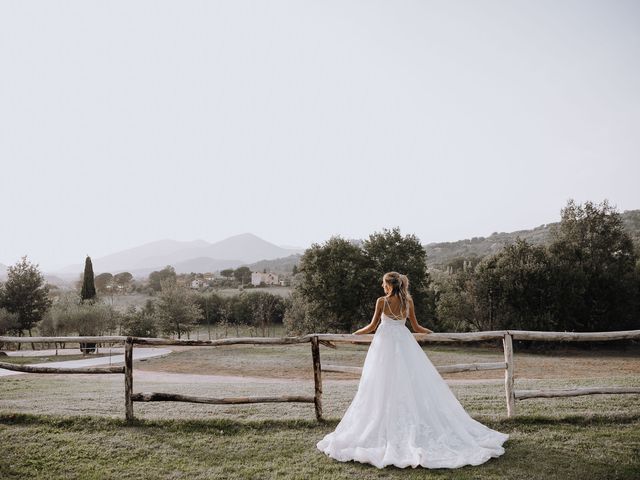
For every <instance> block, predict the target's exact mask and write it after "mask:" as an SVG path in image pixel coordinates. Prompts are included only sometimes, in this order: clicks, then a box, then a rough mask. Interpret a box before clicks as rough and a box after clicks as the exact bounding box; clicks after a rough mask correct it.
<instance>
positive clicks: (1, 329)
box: [0, 308, 20, 335]
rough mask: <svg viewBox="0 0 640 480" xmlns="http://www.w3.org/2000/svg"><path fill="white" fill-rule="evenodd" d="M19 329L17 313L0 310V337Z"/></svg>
mask: <svg viewBox="0 0 640 480" xmlns="http://www.w3.org/2000/svg"><path fill="white" fill-rule="evenodd" d="M19 328H20V323H19V319H18V314H17V313H12V312H10V311H9V310H7V309H5V308H0V335H5V334H6V333H8V332H16V331H18V330H19Z"/></svg>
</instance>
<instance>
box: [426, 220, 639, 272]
mask: <svg viewBox="0 0 640 480" xmlns="http://www.w3.org/2000/svg"><path fill="white" fill-rule="evenodd" d="M621 216H622V221H623V223H624V226H625V229H626V230H627V232H628V233H629V235H630V236H631V238H632V239H633V240H634V243H635V244H636V246H637V248H639V249H640V210H627V211H625V212H623V213H622V214H621ZM558 224H559V222H554V223H547V224H543V225H540V226H538V227H535V228H533V229H531V230H518V231H515V232H509V233H506V232H494V233H492V234H491V235H490V236H488V237H473V238H468V239H464V240H458V241H455V242H440V243H429V244H427V245H424V247H425V249H426V251H427V263H428V265H429V267H431V268H442V267H444V266H446V265H447V264H448V263H449V262H450V261H452V260H453V259H455V258H465V259H467V260H469V259H473V258H482V257H485V256H487V255H491V254H494V253H496V252H498V251H499V250H501V249H502V248H503V247H504V246H505V245H509V244H511V243H513V242H515V240H516V238H518V237H520V238H522V239H524V240H527V241H528V242H529V243H533V244H534V245H546V244H548V243H550V242H551V229H552V228H553V227H554V226H555V225H558Z"/></svg>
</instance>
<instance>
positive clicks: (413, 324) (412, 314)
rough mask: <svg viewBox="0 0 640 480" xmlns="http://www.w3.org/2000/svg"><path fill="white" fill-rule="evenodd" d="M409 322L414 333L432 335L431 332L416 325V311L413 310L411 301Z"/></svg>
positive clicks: (411, 301)
mask: <svg viewBox="0 0 640 480" xmlns="http://www.w3.org/2000/svg"><path fill="white" fill-rule="evenodd" d="M409 322H410V323H411V328H412V329H413V331H414V332H416V333H433V330H429V329H428V328H424V327H423V326H421V325H420V324H419V323H418V319H417V318H416V311H415V309H414V308H413V300H409Z"/></svg>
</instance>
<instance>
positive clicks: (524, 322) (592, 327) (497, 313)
mask: <svg viewBox="0 0 640 480" xmlns="http://www.w3.org/2000/svg"><path fill="white" fill-rule="evenodd" d="M551 237H552V238H551V241H550V243H549V244H548V245H546V246H540V245H538V246H536V245H533V244H531V243H529V242H527V241H526V240H523V239H519V238H518V239H516V241H515V242H514V243H512V244H508V245H505V246H504V248H502V249H501V250H500V251H499V252H497V253H496V254H494V255H489V256H486V257H484V258H481V259H479V258H476V257H470V258H459V259H455V260H453V261H451V262H450V263H449V265H447V268H446V269H445V270H444V271H443V270H436V269H432V270H431V271H427V268H426V252H425V250H424V248H423V247H422V245H421V244H420V242H419V241H418V239H417V238H416V237H415V236H413V235H404V236H403V235H401V233H400V230H399V229H398V228H395V229H392V230H383V232H382V233H374V234H373V235H371V236H370V237H369V239H367V240H365V241H364V242H362V245H356V244H354V243H353V242H349V241H347V240H344V239H342V238H340V237H333V238H331V239H330V240H328V241H327V242H325V243H324V244H321V245H320V244H314V245H312V247H311V248H310V249H308V250H307V251H306V252H305V253H304V255H303V256H302V258H301V261H300V267H299V274H298V277H300V278H299V280H298V281H297V282H296V287H295V289H294V291H293V293H292V305H291V308H290V309H289V310H288V311H287V313H286V315H285V325H286V326H287V328H288V329H289V331H290V332H294V333H306V332H311V331H314V332H323V331H340V332H349V331H353V329H355V328H356V327H357V326H361V325H363V324H365V323H366V322H368V321H369V320H370V318H371V315H372V313H373V309H374V304H375V300H376V298H377V297H379V296H381V295H382V289H381V287H380V283H381V278H382V275H383V274H384V273H385V272H387V271H391V270H395V271H398V272H400V273H404V274H406V275H408V277H409V280H410V282H411V292H412V295H413V297H414V301H415V304H416V315H417V317H418V319H419V321H420V322H421V323H422V324H423V325H426V326H428V327H429V328H431V329H434V330H436V331H454V332H455V331H458V332H464V331H474V330H475V331H477V330H494V329H526V330H560V331H611V330H625V329H637V328H640V261H639V253H638V245H634V243H633V241H632V238H631V237H630V236H629V234H628V232H627V231H625V228H624V225H623V222H622V219H621V215H620V214H619V213H618V212H617V211H616V209H615V208H613V207H611V206H610V205H609V203H608V202H607V201H606V200H605V201H604V202H602V203H601V204H594V203H593V202H586V203H585V204H584V205H579V204H576V203H575V202H574V201H573V200H570V201H569V202H568V203H567V205H566V206H565V207H564V208H563V209H562V210H561V221H560V222H559V224H558V225H557V226H556V227H555V229H553V231H552V234H551Z"/></svg>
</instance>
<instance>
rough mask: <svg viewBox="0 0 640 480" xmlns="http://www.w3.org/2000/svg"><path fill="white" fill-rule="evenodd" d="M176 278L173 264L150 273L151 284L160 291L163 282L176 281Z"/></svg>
mask: <svg viewBox="0 0 640 480" xmlns="http://www.w3.org/2000/svg"><path fill="white" fill-rule="evenodd" d="M176 278H177V276H176V271H175V269H174V268H173V267H172V266H171V265H167V266H166V267H164V268H163V269H162V270H160V271H155V272H151V273H150V274H149V286H150V287H151V288H152V289H153V290H155V291H156V292H159V291H160V290H162V282H175V281H176Z"/></svg>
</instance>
